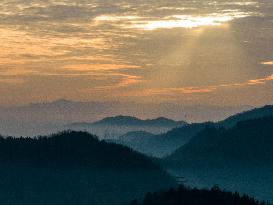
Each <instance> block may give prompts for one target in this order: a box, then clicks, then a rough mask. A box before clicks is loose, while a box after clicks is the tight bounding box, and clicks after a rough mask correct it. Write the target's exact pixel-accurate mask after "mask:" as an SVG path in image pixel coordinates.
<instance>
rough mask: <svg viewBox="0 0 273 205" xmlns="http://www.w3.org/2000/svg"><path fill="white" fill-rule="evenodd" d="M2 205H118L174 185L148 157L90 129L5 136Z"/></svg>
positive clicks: (0, 158) (0, 164) (0, 150)
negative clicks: (53, 133) (34, 135)
mask: <svg viewBox="0 0 273 205" xmlns="http://www.w3.org/2000/svg"><path fill="white" fill-rule="evenodd" d="M0 182H1V183H0V193H1V195H0V204H12V205H17V204H18V205H21V204H24V205H25V204H28V205H34V204H35V205H36V204H39V205H55V204H56V205H57V204H58V205H59V204H65V205H75V204H79V205H83V204H93V205H108V204H109V202H111V204H113V205H118V204H121V203H122V202H125V201H128V200H130V199H132V198H136V197H140V196H142V195H143V194H144V193H146V192H147V191H151V190H157V189H162V188H164V187H166V186H167V187H169V186H172V185H174V184H175V182H174V180H173V179H172V178H171V177H170V176H169V175H167V174H166V173H165V172H164V171H162V170H161V169H160V168H159V167H158V166H157V165H156V164H155V163H153V162H152V161H151V160H150V159H149V158H147V157H146V156H144V155H142V154H140V153H137V152H134V151H132V150H131V149H129V148H127V147H124V146H121V145H116V144H111V143H106V142H105V141H99V140H98V139H97V138H96V137H94V136H92V135H90V134H88V133H86V132H74V131H68V132H63V133H59V134H55V135H52V136H49V137H39V138H35V139H32V138H11V137H9V138H6V139H5V138H0Z"/></svg>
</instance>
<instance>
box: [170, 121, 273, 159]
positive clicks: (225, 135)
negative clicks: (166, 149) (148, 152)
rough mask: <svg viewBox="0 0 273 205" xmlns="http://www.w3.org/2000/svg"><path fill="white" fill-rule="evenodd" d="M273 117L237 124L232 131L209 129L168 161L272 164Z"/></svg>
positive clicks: (194, 138)
mask: <svg viewBox="0 0 273 205" xmlns="http://www.w3.org/2000/svg"><path fill="white" fill-rule="evenodd" d="M272 133H273V117H266V118H261V119H254V120H247V121H242V122H238V124H237V125H236V126H235V127H233V128H230V129H224V128H216V127H213V126H211V127H207V128H206V129H204V130H203V131H201V132H200V133H199V134H198V135H196V136H195V137H193V138H192V139H191V140H190V141H189V142H188V143H187V144H185V145H184V146H182V147H181V148H179V149H178V150H177V151H175V152H174V153H173V154H172V155H170V156H169V157H167V158H166V160H167V161H175V163H182V164H183V163H184V162H196V161H204V162H209V161H211V160H213V161H222V162H224V163H227V160H232V161H236V162H245V163H268V164H270V163H272V162H273V135H272Z"/></svg>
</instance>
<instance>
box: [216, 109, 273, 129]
mask: <svg viewBox="0 0 273 205" xmlns="http://www.w3.org/2000/svg"><path fill="white" fill-rule="evenodd" d="M268 116H273V105H266V106H264V107H261V108H255V109H252V110H249V111H245V112H242V113H239V114H236V115H233V116H231V117H229V118H227V119H226V120H223V121H220V122H219V123H218V124H219V125H220V126H224V127H227V128H228V127H233V126H235V125H236V124H237V123H238V122H240V121H244V120H251V119H257V118H262V117H268Z"/></svg>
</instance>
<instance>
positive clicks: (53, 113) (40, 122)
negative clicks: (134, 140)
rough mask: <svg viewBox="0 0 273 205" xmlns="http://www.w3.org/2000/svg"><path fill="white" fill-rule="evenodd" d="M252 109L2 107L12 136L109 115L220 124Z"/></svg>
mask: <svg viewBox="0 0 273 205" xmlns="http://www.w3.org/2000/svg"><path fill="white" fill-rule="evenodd" d="M250 108H251V107H250V106H237V107H221V106H220V107H219V106H203V105H200V106H194V105H177V104H172V103H161V104H157V103H150V104H147V103H135V102H115V101H113V102H76V101H69V100H66V99H60V100H57V101H53V102H46V103H31V104H28V105H21V106H11V107H0V134H2V135H10V136H37V135H48V134H51V133H56V132H58V131H62V130H63V129H64V127H65V126H66V125H68V124H72V123H78V122H87V123H93V122H96V121H99V120H101V119H104V118H107V117H109V116H119V115H123V116H135V117H137V118H140V119H156V118H158V117H159V116H164V117H166V118H169V119H174V120H176V121H181V120H185V121H187V122H203V121H207V120H213V121H219V120H222V119H224V118H226V117H228V116H230V115H232V114H235V113H238V112H241V111H244V110H247V109H250Z"/></svg>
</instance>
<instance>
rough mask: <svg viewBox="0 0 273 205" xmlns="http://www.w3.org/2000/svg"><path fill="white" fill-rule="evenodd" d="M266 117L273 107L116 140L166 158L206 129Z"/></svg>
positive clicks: (231, 125) (124, 136)
mask: <svg viewBox="0 0 273 205" xmlns="http://www.w3.org/2000/svg"><path fill="white" fill-rule="evenodd" d="M266 116H273V106H272V105H267V106H264V107H261V108H255V109H253V110H249V111H245V112H242V113H239V114H236V115H234V116H231V117H229V118H227V119H225V120H223V121H220V122H204V123H192V124H186V125H184V126H181V127H178V128H174V129H172V130H170V131H168V132H166V133H162V134H159V135H154V136H151V135H150V134H148V136H146V134H142V135H140V136H139V134H138V133H135V134H136V136H137V137H135V138H138V139H137V140H126V135H123V137H122V138H119V139H117V140H115V142H116V143H119V144H123V145H126V146H129V147H131V148H133V149H135V150H137V151H139V152H142V153H144V154H147V155H150V156H154V157H164V156H166V155H169V154H171V153H172V152H174V151H175V150H176V149H178V148H179V147H181V146H183V145H184V144H186V143H187V142H189V140H190V139H191V138H193V137H194V136H195V135H197V134H198V133H199V132H200V131H202V130H204V129H205V128H206V127H211V126H214V127H223V128H232V127H234V126H235V125H236V124H237V123H238V122H240V121H244V120H249V119H256V118H260V117H266ZM132 135H133V133H129V136H130V137H129V138H130V139H132V138H133V137H132Z"/></svg>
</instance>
